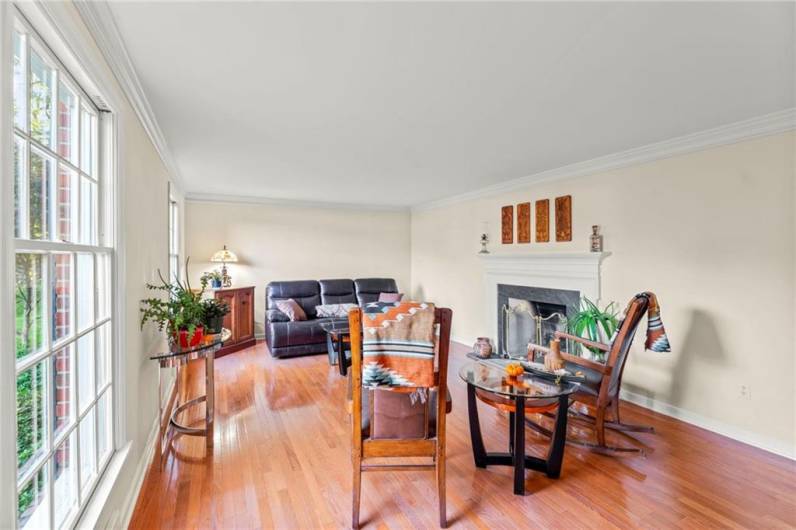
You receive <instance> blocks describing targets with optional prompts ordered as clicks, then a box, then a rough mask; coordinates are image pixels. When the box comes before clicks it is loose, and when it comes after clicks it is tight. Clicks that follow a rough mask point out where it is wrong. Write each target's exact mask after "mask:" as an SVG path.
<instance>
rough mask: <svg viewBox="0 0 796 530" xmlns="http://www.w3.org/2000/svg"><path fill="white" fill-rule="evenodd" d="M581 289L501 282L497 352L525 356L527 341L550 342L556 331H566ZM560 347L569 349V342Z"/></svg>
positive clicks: (576, 307)
mask: <svg viewBox="0 0 796 530" xmlns="http://www.w3.org/2000/svg"><path fill="white" fill-rule="evenodd" d="M579 303H580V292H579V291H569V290H566V289H549V288H542V287H525V286H520V285H504V284H499V285H498V300H497V304H498V350H497V351H498V353H499V354H501V355H506V354H509V355H511V356H512V357H524V356H525V355H526V352H527V348H528V343H529V342H533V343H535V344H539V345H542V346H548V345H549V344H550V341H551V340H553V338H554V334H555V332H556V331H559V330H560V331H566V330H567V325H568V324H567V323H568V320H569V319H571V318H572V317H573V316H574V314H575V313H576V312H577V310H578V304H579ZM561 349H562V350H563V351H569V348H568V345H567V344H566V342H565V341H564V342H562V344H561Z"/></svg>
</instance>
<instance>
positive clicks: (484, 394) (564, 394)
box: [459, 362, 579, 495]
mask: <svg viewBox="0 0 796 530" xmlns="http://www.w3.org/2000/svg"><path fill="white" fill-rule="evenodd" d="M459 377H460V378H461V379H462V380H463V381H464V382H465V383H467V410H468V414H469V416H470V441H471V442H472V445H473V458H474V460H475V465H476V467H481V468H483V467H487V466H512V467H513V468H514V494H515V495H524V494H525V470H526V469H533V470H535V471H541V472H542V473H545V474H546V475H547V476H548V477H550V478H558V477H559V475H560V474H561V463H562V461H563V460H564V445H565V443H566V439H567V409H568V407H569V396H570V395H571V394H572V393H574V392H575V390H577V388H578V386H579V384H578V383H564V382H562V383H560V384H558V383H555V382H553V381H548V380H545V379H542V378H539V377H535V376H533V375H531V374H528V373H526V374H523V375H522V376H519V377H516V378H510V377H508V376H507V375H506V373H505V372H504V371H503V370H502V369H500V368H497V367H495V366H492V365H488V364H486V363H483V362H468V363H466V364H465V365H464V366H462V368H461V370H459ZM476 398H478V399H480V400H481V401H483V402H484V403H486V404H488V405H490V406H492V407H495V408H497V409H499V410H503V411H505V412H508V413H509V450H508V452H507V453H487V451H486V449H485V447H484V440H483V438H482V437H481V424H480V422H479V419H478V404H477V402H476ZM549 410H556V419H555V427H554V430H553V433H552V436H551V440H550V448H549V449H548V452H547V458H544V459H542V458H537V457H535V456H528V455H526V454H525V413H526V412H542V411H549Z"/></svg>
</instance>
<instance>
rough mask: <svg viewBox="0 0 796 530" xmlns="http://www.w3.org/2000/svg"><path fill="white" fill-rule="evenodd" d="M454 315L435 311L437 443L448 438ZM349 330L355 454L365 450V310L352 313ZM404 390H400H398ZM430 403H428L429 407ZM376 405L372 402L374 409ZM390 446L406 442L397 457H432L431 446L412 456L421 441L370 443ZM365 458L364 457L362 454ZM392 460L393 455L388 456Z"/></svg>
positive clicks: (445, 310) (400, 440) (349, 317)
mask: <svg viewBox="0 0 796 530" xmlns="http://www.w3.org/2000/svg"><path fill="white" fill-rule="evenodd" d="M452 314H453V313H452V311H451V310H450V309H447V308H441V307H438V308H436V309H435V315H434V323H435V324H437V326H438V331H437V334H436V336H435V342H436V344H435V352H436V353H435V377H434V379H435V386H434V387H433V388H434V389H435V390H436V392H437V399H436V407H437V410H436V428H435V433H434V437H435V438H437V439H444V438H443V437H444V436H445V413H446V406H447V404H446V395H447V391H448V352H449V350H450V332H451V318H452ZM348 319H349V328H350V330H351V397H352V410H351V412H352V426H353V430H354V433H353V438H354V450H355V451H361V450H362V440H363V435H362V428H361V426H362V393H363V388H362V309H361V308H354V309H351V311H350V312H349V313H348ZM398 390H400V389H398ZM428 402H430V400H428V401H427V403H428ZM372 406H373V403H372V402H371V407H372ZM379 441H383V442H388V447H397V446H395V445H389V444H390V443H391V444H396V443H397V444H400V443H401V442H406V443H407V444H409V445H408V446H404V447H403V448H402V449H401V450H400V451H399V452H400V454H396V455H393V456H431V454H427V449H428V446H424V445H421V446H417V449H418V452H417V453H414V452H412V445H411V444H412V442H415V441H417V438H413V439H406V440H404V439H398V440H389V441H387V440H370V442H379ZM360 454H361V453H360ZM384 456H389V455H384Z"/></svg>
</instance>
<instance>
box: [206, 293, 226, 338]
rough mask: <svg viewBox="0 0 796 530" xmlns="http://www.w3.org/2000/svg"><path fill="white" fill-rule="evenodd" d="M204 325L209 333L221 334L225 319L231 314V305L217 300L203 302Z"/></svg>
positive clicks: (211, 299)
mask: <svg viewBox="0 0 796 530" xmlns="http://www.w3.org/2000/svg"><path fill="white" fill-rule="evenodd" d="M202 309H203V311H204V325H205V328H206V329H207V330H208V331H207V332H208V333H221V326H222V324H223V323H224V317H225V316H226V315H228V314H229V311H230V309H229V304H227V303H226V302H225V301H223V300H218V299H216V298H207V299H205V300H202Z"/></svg>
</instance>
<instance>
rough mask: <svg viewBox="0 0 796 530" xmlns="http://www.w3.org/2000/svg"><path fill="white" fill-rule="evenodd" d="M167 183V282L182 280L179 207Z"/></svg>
mask: <svg viewBox="0 0 796 530" xmlns="http://www.w3.org/2000/svg"><path fill="white" fill-rule="evenodd" d="M171 187H172V186H171V183H169V206H168V208H169V210H168V211H169V243H168V245H169V276H168V279H169V282H171V281H174V279H175V278H176V279H177V280H182V274H181V272H182V271H181V266H182V262H181V256H180V245H181V243H182V241H181V240H180V228H181V227H180V205H179V203H178V202H177V199H176V198H175V197H174V195H173V194H172V191H171Z"/></svg>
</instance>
